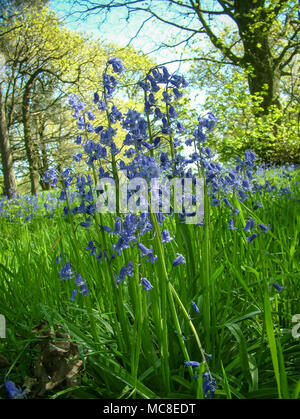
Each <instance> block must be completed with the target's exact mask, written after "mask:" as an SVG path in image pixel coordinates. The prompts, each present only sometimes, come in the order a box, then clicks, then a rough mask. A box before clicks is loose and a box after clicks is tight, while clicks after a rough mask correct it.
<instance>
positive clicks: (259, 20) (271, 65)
mask: <svg viewBox="0 0 300 419" xmlns="http://www.w3.org/2000/svg"><path fill="white" fill-rule="evenodd" d="M234 3H235V12H236V17H235V21H236V23H237V25H238V28H239V34H240V37H241V40H242V42H243V46H244V57H243V60H242V63H241V64H242V67H243V68H244V69H245V70H246V71H247V72H248V86H249V91H250V93H251V95H259V96H261V97H262V98H263V100H262V103H261V108H262V109H261V110H257V111H256V116H261V115H267V114H268V113H269V112H270V108H271V107H272V106H273V105H275V106H277V107H278V108H280V86H279V83H280V77H281V74H280V73H281V72H280V69H279V66H278V65H277V63H275V60H274V58H273V55H272V48H271V45H270V28H271V21H268V19H270V18H269V16H268V14H267V13H266V10H265V8H264V7H263V6H264V0H256V1H255V0H235V2H234Z"/></svg>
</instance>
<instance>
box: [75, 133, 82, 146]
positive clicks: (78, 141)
mask: <svg viewBox="0 0 300 419" xmlns="http://www.w3.org/2000/svg"><path fill="white" fill-rule="evenodd" d="M81 140H82V138H81V135H77V137H76V140H75V143H76V144H78V145H80V144H81Z"/></svg>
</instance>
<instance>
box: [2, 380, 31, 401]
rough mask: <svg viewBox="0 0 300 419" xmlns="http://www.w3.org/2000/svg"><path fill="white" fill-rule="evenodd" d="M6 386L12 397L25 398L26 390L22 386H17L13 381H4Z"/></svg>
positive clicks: (9, 395)
mask: <svg viewBox="0 0 300 419" xmlns="http://www.w3.org/2000/svg"><path fill="white" fill-rule="evenodd" d="M4 388H5V390H6V391H7V393H8V397H9V398H10V399H24V397H25V395H26V390H24V391H22V390H21V388H20V387H16V386H15V384H14V383H13V382H12V381H8V380H7V381H4Z"/></svg>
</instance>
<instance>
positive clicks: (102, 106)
mask: <svg viewBox="0 0 300 419" xmlns="http://www.w3.org/2000/svg"><path fill="white" fill-rule="evenodd" d="M98 109H99V111H102V112H104V111H106V109H107V105H106V103H105V101H104V100H100V101H99V103H98Z"/></svg>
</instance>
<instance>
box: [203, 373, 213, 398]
mask: <svg viewBox="0 0 300 419" xmlns="http://www.w3.org/2000/svg"><path fill="white" fill-rule="evenodd" d="M202 377H203V378H204V380H203V382H202V391H203V395H204V397H209V398H210V399H212V398H213V396H214V393H215V389H216V385H217V383H216V380H215V379H214V378H212V377H210V375H209V374H208V373H207V372H205V373H203V375H202Z"/></svg>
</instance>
